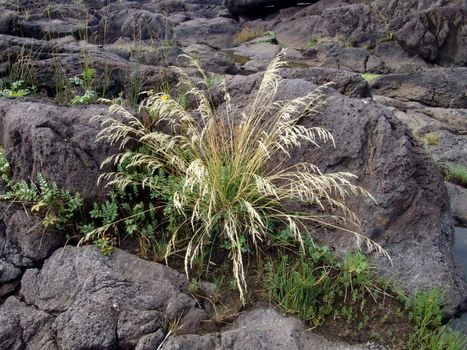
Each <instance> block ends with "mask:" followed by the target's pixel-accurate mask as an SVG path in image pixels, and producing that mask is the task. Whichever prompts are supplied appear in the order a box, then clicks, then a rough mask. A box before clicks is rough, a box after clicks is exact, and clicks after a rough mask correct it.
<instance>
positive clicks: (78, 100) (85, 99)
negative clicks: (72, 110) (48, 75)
mask: <svg viewBox="0 0 467 350" xmlns="http://www.w3.org/2000/svg"><path fill="white" fill-rule="evenodd" d="M96 101H97V93H96V92H95V91H94V90H86V91H85V92H84V95H82V96H75V97H73V99H72V100H71V104H72V105H88V104H90V103H94V102H96Z"/></svg>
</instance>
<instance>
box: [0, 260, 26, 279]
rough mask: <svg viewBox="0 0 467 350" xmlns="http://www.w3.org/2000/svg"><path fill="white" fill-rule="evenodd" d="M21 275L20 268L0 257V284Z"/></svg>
mask: <svg viewBox="0 0 467 350" xmlns="http://www.w3.org/2000/svg"><path fill="white" fill-rule="evenodd" d="M20 275H21V269H19V268H17V267H16V266H14V265H13V264H11V263H9V262H7V261H6V260H5V259H0V284H3V283H6V282H10V281H12V280H14V279H16V278H18V277H19V276H20Z"/></svg>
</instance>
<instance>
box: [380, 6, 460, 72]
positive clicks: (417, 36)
mask: <svg viewBox="0 0 467 350" xmlns="http://www.w3.org/2000/svg"><path fill="white" fill-rule="evenodd" d="M375 8H376V9H377V11H378V12H379V13H380V15H381V17H382V18H383V21H385V23H386V25H387V29H388V31H390V32H392V33H395V36H396V38H397V40H398V41H399V43H400V44H401V45H402V46H403V47H405V48H406V49H407V50H408V51H409V52H411V53H415V54H418V55H420V56H421V57H423V58H424V59H426V60H428V61H439V62H441V63H445V64H451V63H454V64H457V65H465V63H466V62H467V61H466V60H467V51H466V50H467V49H466V43H467V35H466V33H467V23H466V20H465V16H466V11H467V7H466V3H465V1H462V0H445V1H437V2H433V1H427V0H378V1H376V4H375Z"/></svg>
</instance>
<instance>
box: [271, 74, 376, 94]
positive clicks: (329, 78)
mask: <svg viewBox="0 0 467 350" xmlns="http://www.w3.org/2000/svg"><path fill="white" fill-rule="evenodd" d="M280 74H281V76H282V77H283V78H286V79H303V80H306V81H309V82H311V83H313V84H316V85H323V84H326V83H329V82H333V83H334V86H333V88H334V89H336V90H337V91H339V92H340V93H341V94H343V95H346V96H350V97H368V96H369V94H370V92H369V88H368V83H367V82H366V81H365V80H364V79H363V78H362V76H361V74H359V73H352V72H347V71H342V70H338V69H333V68H325V67H313V68H289V69H283V70H281V72H280Z"/></svg>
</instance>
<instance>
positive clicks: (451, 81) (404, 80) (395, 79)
mask: <svg viewBox="0 0 467 350" xmlns="http://www.w3.org/2000/svg"><path fill="white" fill-rule="evenodd" d="M466 77H467V68H464V67H456V68H433V69H427V70H422V71H418V72H413V73H406V74H388V75H385V76H382V77H380V78H378V79H376V80H374V82H373V83H372V84H370V88H371V90H372V92H373V94H375V95H383V96H386V97H391V98H395V99H398V100H402V101H415V102H419V103H422V104H424V105H427V106H431V107H444V108H466V107H467V93H466V91H467V79H466Z"/></svg>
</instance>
